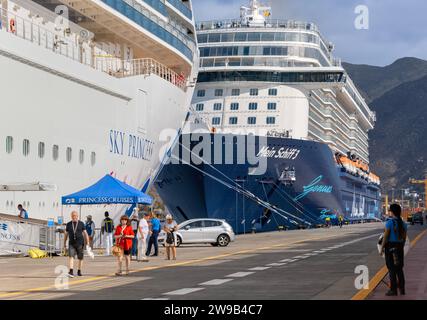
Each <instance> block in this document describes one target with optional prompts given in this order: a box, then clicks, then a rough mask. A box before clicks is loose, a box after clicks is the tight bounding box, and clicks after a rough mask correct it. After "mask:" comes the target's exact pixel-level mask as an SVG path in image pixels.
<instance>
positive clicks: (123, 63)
mask: <svg viewBox="0 0 427 320" xmlns="http://www.w3.org/2000/svg"><path fill="white" fill-rule="evenodd" d="M0 11H1V19H0V32H8V33H9V34H12V35H14V36H16V37H19V38H21V39H24V40H27V41H29V42H32V43H34V44H36V45H37V46H39V47H42V48H45V49H47V50H49V51H51V52H53V53H56V54H59V55H62V56H64V57H67V58H69V59H71V60H74V61H76V62H79V63H81V64H84V65H87V66H89V67H92V68H94V69H97V70H100V71H103V72H105V73H107V74H109V75H111V76H115V77H119V78H123V77H130V76H136V75H150V74H156V75H158V76H160V77H161V78H163V79H165V80H167V81H169V82H171V83H172V84H174V85H175V86H177V87H179V88H180V89H182V90H185V88H186V85H187V80H186V78H185V77H184V76H182V75H179V74H177V73H176V72H175V71H173V70H172V69H170V68H169V67H167V66H165V65H163V64H161V63H159V62H157V61H156V60H154V59H152V58H142V59H135V60H119V59H116V58H99V57H96V56H95V58H93V56H94V55H93V46H91V45H90V43H89V42H88V41H86V42H85V41H77V42H76V41H73V40H71V38H72V37H71V36H61V35H60V34H59V32H58V33H54V32H52V31H50V30H48V29H47V28H43V27H42V26H41V25H40V24H37V23H34V22H33V21H30V20H28V19H24V18H22V17H21V16H19V15H16V14H15V13H13V12H10V11H7V10H5V9H0ZM12 21H13V25H12ZM64 32H65V31H63V33H64ZM79 36H81V35H79Z"/></svg>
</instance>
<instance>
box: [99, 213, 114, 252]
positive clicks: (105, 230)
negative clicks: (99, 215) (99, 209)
mask: <svg viewBox="0 0 427 320" xmlns="http://www.w3.org/2000/svg"><path fill="white" fill-rule="evenodd" d="M104 216H105V219H104V220H102V224H101V234H102V236H103V237H104V247H105V253H104V255H106V256H109V255H111V247H112V246H113V232H114V221H113V220H112V219H111V218H110V214H109V213H108V211H105V214H104Z"/></svg>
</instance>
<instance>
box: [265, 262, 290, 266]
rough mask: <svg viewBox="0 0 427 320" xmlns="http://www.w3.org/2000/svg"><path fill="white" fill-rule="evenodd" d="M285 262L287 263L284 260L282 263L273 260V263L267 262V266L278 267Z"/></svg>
mask: <svg viewBox="0 0 427 320" xmlns="http://www.w3.org/2000/svg"><path fill="white" fill-rule="evenodd" d="M286 264H288V263H287V262H284V263H277V262H274V263H270V264H267V266H269V267H280V266H284V265H286Z"/></svg>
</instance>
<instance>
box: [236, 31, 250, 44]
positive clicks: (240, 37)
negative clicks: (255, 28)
mask: <svg viewBox="0 0 427 320" xmlns="http://www.w3.org/2000/svg"><path fill="white" fill-rule="evenodd" d="M247 38H248V34H247V33H246V32H239V33H236V35H235V36H234V41H236V42H238V41H241V42H244V41H246V39H247Z"/></svg>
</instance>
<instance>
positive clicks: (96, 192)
mask: <svg viewBox="0 0 427 320" xmlns="http://www.w3.org/2000/svg"><path fill="white" fill-rule="evenodd" d="M152 202H153V199H152V198H151V197H150V196H149V195H147V194H145V193H144V192H142V191H139V190H138V189H135V188H134V187H132V186H130V185H128V184H126V183H124V182H122V181H120V180H117V179H116V178H114V177H112V176H110V175H109V174H107V175H105V176H104V177H103V178H102V179H101V180H99V181H98V182H96V183H95V184H93V185H92V186H90V187H87V188H85V189H83V190H80V191H78V192H76V193H73V194H70V195H67V196H63V197H62V205H79V206H82V205H92V204H130V205H135V204H139V203H140V204H146V205H150V204H151V203H152Z"/></svg>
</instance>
